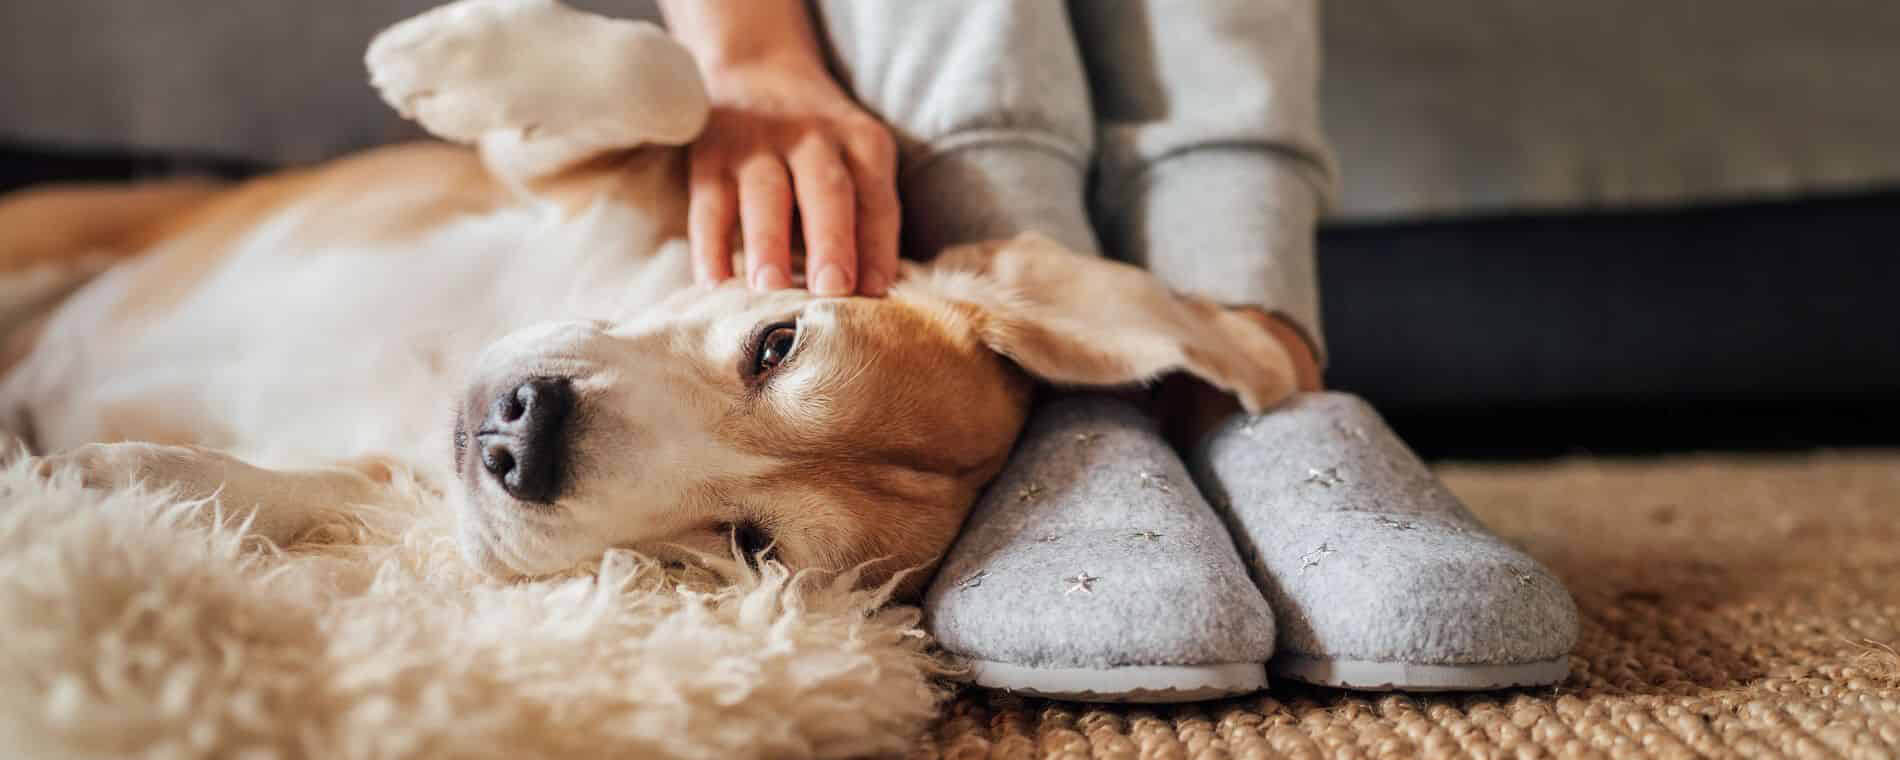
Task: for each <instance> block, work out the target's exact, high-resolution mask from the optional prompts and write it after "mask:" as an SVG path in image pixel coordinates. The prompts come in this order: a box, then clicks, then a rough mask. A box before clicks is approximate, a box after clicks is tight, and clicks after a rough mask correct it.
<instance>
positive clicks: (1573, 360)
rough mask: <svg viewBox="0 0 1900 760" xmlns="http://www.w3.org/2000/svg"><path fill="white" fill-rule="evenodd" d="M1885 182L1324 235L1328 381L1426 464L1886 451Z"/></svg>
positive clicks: (1891, 335) (1897, 213) (1899, 338)
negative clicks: (1734, 451)
mask: <svg viewBox="0 0 1900 760" xmlns="http://www.w3.org/2000/svg"><path fill="white" fill-rule="evenodd" d="M1897 220H1900V190H1885V191H1880V192H1869V193H1862V194H1856V195H1852V196H1843V197H1833V198H1817V199H1807V200H1801V201H1793V202H1776V203H1752V204H1738V205H1732V206H1724V207H1715V208H1696V209H1682V210H1673V211H1648V212H1632V213H1578V214H1545V215H1527V216H1518V217H1510V218H1496V219H1480V220H1465V221H1447V222H1429V223H1418V224H1395V225H1381V226H1369V227H1354V228H1334V229H1327V230H1324V231H1323V232H1322V234H1321V236H1320V251H1321V259H1320V266H1321V282H1322V288H1323V294H1322V295H1323V299H1324V301H1323V305H1324V309H1325V320H1326V333H1327V338H1328V340H1329V342H1330V344H1331V348H1332V355H1331V360H1332V362H1331V367H1330V369H1329V372H1328V377H1327V379H1328V382H1329V383H1330V384H1332V385H1334V386H1335V387H1339V388H1344V389H1348V390H1352V391H1355V392H1358V393H1360V394H1362V395H1364V396H1366V397H1367V398H1369V399H1371V400H1373V401H1374V402H1375V403H1376V404H1378V405H1379V406H1380V407H1381V408H1382V409H1385V410H1386V411H1387V413H1388V414H1389V415H1390V416H1392V417H1393V420H1394V423H1395V425H1397V426H1399V427H1401V428H1402V429H1403V430H1404V431H1405V432H1406V433H1407V435H1408V436H1409V437H1410V438H1411V439H1412V440H1413V441H1414V442H1415V443H1416V444H1417V445H1418V446H1419V447H1420V448H1421V449H1424V450H1427V451H1428V452H1430V453H1434V454H1440V455H1452V454H1458V453H1466V454H1474V455H1475V454H1485V453H1489V454H1497V453H1506V454H1508V453H1510V452H1512V451H1520V452H1524V453H1529V452H1542V453H1550V452H1560V451H1565V450H1571V449H1593V450H1619V449H1621V450H1630V451H1653V450H1664V449H1685V448H1689V449H1694V448H1761V447H1770V448H1801V447H1808V446H1815V445H1820V446H1827V445H1836V444H1843V445H1845V444H1852V445H1900V426H1897V425H1894V424H1891V423H1892V422H1893V421H1894V420H1895V419H1896V418H1900V223H1897Z"/></svg>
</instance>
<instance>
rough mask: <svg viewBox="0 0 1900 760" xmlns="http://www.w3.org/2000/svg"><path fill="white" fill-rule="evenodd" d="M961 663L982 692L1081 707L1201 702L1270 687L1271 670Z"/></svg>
mask: <svg viewBox="0 0 1900 760" xmlns="http://www.w3.org/2000/svg"><path fill="white" fill-rule="evenodd" d="M962 662H963V665H964V667H965V668H967V673H966V674H965V675H964V680H968V681H970V682H973V683H975V684H976V685H978V686H986V687H989V688H992V689H1003V690H1006V691H1012V692H1016V693H1019V694H1028V695H1031V696H1037V697H1047V698H1049V699H1066V700H1073V701H1078V702H1125V703H1146V704H1159V703H1169V702H1199V701H1202V700H1208V699H1220V698H1221V697H1231V696H1235V695H1238V694H1247V693H1251V692H1255V691H1259V690H1261V689H1264V688H1266V687H1267V669H1266V667H1265V666H1263V665H1261V664H1260V663H1255V662H1237V663H1228V664H1222V665H1129V666H1126V667H1118V668H1036V667H1029V666H1026V665H1012V664H1009V663H1004V662H990V661H987V660H963V661H962Z"/></svg>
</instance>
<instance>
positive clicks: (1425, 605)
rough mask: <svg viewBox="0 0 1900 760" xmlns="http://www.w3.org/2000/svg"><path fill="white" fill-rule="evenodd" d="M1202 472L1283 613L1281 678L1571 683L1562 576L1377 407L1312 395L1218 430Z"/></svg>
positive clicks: (1428, 686)
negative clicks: (1452, 486)
mask: <svg viewBox="0 0 1900 760" xmlns="http://www.w3.org/2000/svg"><path fill="white" fill-rule="evenodd" d="M1193 460H1194V465H1195V466H1194V471H1195V477H1196V479H1197V480H1198V481H1199V482H1200V484H1201V485H1202V487H1203V490H1204V492H1205V493H1206V494H1207V495H1208V498H1209V499H1210V500H1211V501H1212V502H1213V504H1214V506H1215V508H1216V509H1217V510H1219V511H1220V512H1221V513H1222V517H1223V518H1224V519H1226V520H1227V524H1228V527H1229V528H1230V529H1231V530H1232V531H1233V536H1234V538H1235V540H1236V542H1237V543H1238V544H1239V546H1240V553H1241V555H1242V556H1244V557H1246V559H1247V562H1248V565H1249V566H1250V568H1251V569H1252V571H1253V573H1254V578H1255V580H1257V581H1258V582H1259V584H1260V588H1261V591H1262V592H1263V593H1265V595H1266V597H1267V601H1268V603H1269V604H1270V605H1272V607H1273V611H1274V614H1275V617H1276V619H1277V621H1278V623H1279V640H1278V651H1277V654H1276V656H1275V658H1274V660H1273V661H1272V662H1271V663H1270V667H1271V669H1272V671H1273V672H1274V673H1275V674H1276V675H1281V676H1285V677H1287V678H1292V679H1295V680H1299V681H1306V682H1310V683H1317V684H1323V685H1327V686H1337V687H1343V688H1352V689H1368V690H1385V689H1401V690H1407V691H1439V690H1447V691H1464V690H1482V689H1495V688H1503V687H1510V686H1533V685H1544V684H1551V683H1556V682H1558V681H1561V680H1563V679H1564V678H1565V676H1566V675H1567V674H1568V672H1569V666H1570V661H1569V653H1570V650H1571V647H1573V646H1574V645H1575V644H1576V640H1577V609H1576V606H1575V604H1574V603H1573V602H1572V600H1571V598H1570V593H1569V592H1568V591H1567V590H1565V588H1564V586H1563V583H1562V582H1561V581H1559V580H1558V579H1557V578H1556V576H1554V575H1552V574H1551V573H1550V571H1548V570H1546V569H1545V568H1544V567H1543V566H1542V565H1540V564H1538V563H1537V561H1536V560H1533V559H1531V558H1530V557H1529V556H1527V555H1525V554H1524V553H1523V552H1522V551H1519V550H1518V549H1516V548H1515V547H1512V546H1511V545H1509V544H1507V543H1505V542H1504V541H1503V540H1502V539H1500V538H1498V537H1497V536H1495V535H1493V534H1492V533H1491V532H1490V531H1488V530H1486V529H1485V527H1484V525H1483V524H1482V523H1480V522H1478V520H1477V518H1475V517H1473V516H1472V515H1471V513H1470V512H1469V511H1468V510H1466V509H1465V506H1464V505H1463V504H1462V503H1460V502H1459V501H1458V498H1457V497H1456V496H1454V495H1452V493H1451V491H1450V490H1448V489H1446V488H1445V486H1444V485H1443V484H1441V483H1440V482H1439V481H1438V479H1437V478H1436V477H1435V476H1433V475H1432V473H1431V470H1430V469H1428V468H1427V467H1426V466H1425V464H1424V463H1423V462H1421V461H1419V459H1418V457H1417V456H1416V455H1414V454H1413V453H1412V451H1411V450H1410V449H1408V448H1407V447H1406V446H1405V444H1404V443H1403V442H1401V441H1400V440H1399V438H1398V436H1397V435H1396V434H1394V433H1393V432H1392V431H1391V429H1390V428H1388V427H1387V426H1386V424H1385V421H1384V420H1382V419H1381V418H1380V417H1379V415H1378V413H1376V412H1374V411H1373V410H1372V407H1371V406H1369V405H1367V404H1366V403H1365V402H1364V401H1361V400H1360V399H1358V398H1356V397H1354V396H1350V395H1347V394H1343V393H1309V394H1301V395H1299V396H1295V397H1294V398H1293V399H1292V400H1290V401H1289V402H1288V403H1287V404H1286V405H1284V406H1282V407H1280V408H1278V409H1275V410H1273V411H1271V412H1268V413H1267V414H1265V415H1261V416H1259V417H1251V418H1249V417H1245V416H1238V417H1236V418H1235V419H1233V420H1230V421H1229V422H1228V423H1227V424H1225V425H1223V426H1222V427H1221V428H1219V429H1217V430H1215V431H1214V432H1213V433H1211V434H1209V436H1208V437H1207V439H1206V440H1205V441H1204V442H1203V444H1202V445H1201V446H1200V447H1199V448H1198V449H1197V450H1196V452H1195V454H1194V456H1193Z"/></svg>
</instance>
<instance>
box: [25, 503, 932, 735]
mask: <svg viewBox="0 0 1900 760" xmlns="http://www.w3.org/2000/svg"><path fill="white" fill-rule="evenodd" d="M406 501H407V502H408V503H407V504H406V505H404V506H405V509H403V510H400V511H378V512H373V513H362V514H356V515H353V516H352V517H351V518H350V519H349V520H348V522H347V523H346V524H337V525H332V526H328V527H326V528H324V529H323V531H322V534H321V535H318V536H314V537H313V538H314V539H315V540H316V543H313V544H308V545H299V546H297V547H294V548H293V549H291V550H290V551H287V552H286V551H279V550H277V549H275V548H273V547H271V546H268V545H265V544H263V543H262V542H261V541H258V540H256V539H245V538H243V537H241V536H240V535H239V533H238V531H237V529H236V528H235V526H233V527H226V528H216V529H213V528H208V527H205V526H207V525H210V524H212V523H213V522H215V521H214V520H209V519H206V518H207V517H210V516H211V509H212V508H210V507H206V506H204V505H195V504H189V503H183V504H181V503H177V502H175V501H173V500H170V499H167V498H166V497H165V496H164V495H162V494H153V493H147V492H139V491H126V492H117V493H111V494H105V493H99V492H94V491H85V490H82V489H80V488H79V487H78V486H77V485H76V483H74V482H73V480H72V479H71V478H70V477H67V476H62V477H60V478H56V479H55V480H54V481H53V482H51V483H47V482H43V481H40V480H39V479H37V478H34V477H33V476H32V475H31V474H30V473H29V472H28V471H27V470H26V469H25V467H24V466H18V465H16V466H13V467H10V468H7V469H6V470H5V471H4V472H0V642H4V643H3V644H0V737H5V739H4V741H5V743H6V744H7V745H9V747H8V752H9V755H10V756H12V757H60V758H81V757H101V758H104V757H114V758H118V757H152V758H159V757H163V758H183V757H209V756H218V757H246V758H297V757H318V758H401V757H472V758H480V757H493V758H508V759H509V760H516V759H518V758H527V757H609V756H623V757H709V756H717V757H841V756H855V755H864V754H874V753H888V752H896V751H901V750H903V749H904V748H906V747H907V746H908V744H909V742H910V740H911V739H913V738H914V737H915V736H916V734H917V733H918V732H919V731H920V730H921V729H922V728H923V727H924V726H925V725H926V724H927V723H928V721H929V720H930V719H931V718H932V717H933V715H934V714H935V711H936V709H937V708H938V706H939V704H940V703H941V701H942V699H943V698H944V696H945V695H944V693H943V691H942V690H941V688H940V687H939V686H938V685H937V682H936V681H935V680H934V678H933V677H934V676H936V675H938V674H940V673H941V665H940V663H939V662H938V661H937V660H936V659H934V657H933V655H932V654H931V653H930V651H929V650H928V649H927V642H926V640H925V637H924V635H923V634H922V632H921V631H920V630H918V628H917V622H918V615H917V612H916V611H915V610H914V609H913V608H909V607H884V606H882V602H883V601H884V594H883V593H880V592H875V591H873V592H864V591H853V590H851V586H850V580H851V579H849V578H846V579H840V580H838V581H836V582H833V581H828V580H825V579H820V578H816V577H810V576H792V575H789V574H788V573H786V572H785V571H784V570H783V569H781V568H778V567H776V566H773V565H771V564H769V563H768V564H767V565H766V566H765V567H763V568H762V569H760V570H758V571H751V570H748V569H746V568H744V567H743V566H739V565H736V564H733V563H715V564H714V566H713V567H710V568H695V569H691V570H681V569H677V568H672V569H669V568H666V567H662V566H661V565H659V564H657V563H655V562H653V561H650V560H648V559H645V558H643V557H639V556H635V555H632V554H628V553H622V552H610V553H608V554H607V555H605V556H603V557H602V558H601V559H600V561H599V562H598V564H597V565H596V566H594V567H590V568H587V570H586V571H585V572H579V573H575V574H573V575H571V576H569V577H565V578H559V579H551V580H544V581H539V582H533V583H522V584H514V585H503V584H496V583H493V582H490V581H485V580H483V579H482V578H480V577H478V576H477V575H476V574H475V573H474V572H473V571H472V570H470V569H468V568H466V567H465V566H464V565H463V564H462V561H461V560H460V559H459V557H458V555H457V553H456V550H455V546H454V544H453V542H452V540H451V539H450V538H449V536H451V535H452V531H451V530H450V529H449V528H450V527H451V525H450V523H451V521H452V520H453V516H452V515H451V513H450V511H449V509H448V508H447V505H445V504H442V503H441V500H440V499H439V498H438V497H436V496H435V495H433V494H431V493H429V492H427V491H426V490H424V489H421V488H417V487H411V488H410V489H409V491H408V498H407V500H406ZM721 577H723V578H725V579H726V581H727V582H723V583H722V582H718V580H719V578H721Z"/></svg>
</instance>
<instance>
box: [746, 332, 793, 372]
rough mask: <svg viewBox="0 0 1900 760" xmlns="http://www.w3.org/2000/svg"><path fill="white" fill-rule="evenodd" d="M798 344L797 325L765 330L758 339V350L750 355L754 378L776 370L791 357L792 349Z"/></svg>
mask: <svg viewBox="0 0 1900 760" xmlns="http://www.w3.org/2000/svg"><path fill="white" fill-rule="evenodd" d="M797 344H798V325H797V324H796V323H791V322H787V323H783V324H777V325H773V326H771V327H768V328H766V329H765V333H764V335H762V336H761V337H760V338H759V345H758V348H756V349H754V351H753V354H752V368H751V369H752V372H751V374H752V375H753V376H754V377H757V376H762V375H764V374H765V373H767V372H771V371H772V370H773V369H776V368H777V367H778V366H779V365H780V364H783V363H784V362H785V358H786V357H788V356H791V354H792V347H793V346H795V345H797Z"/></svg>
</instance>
